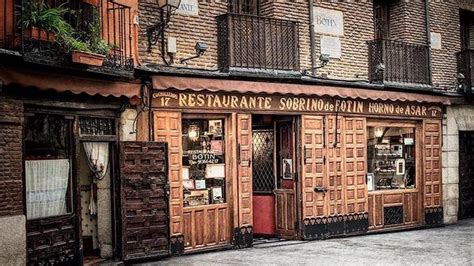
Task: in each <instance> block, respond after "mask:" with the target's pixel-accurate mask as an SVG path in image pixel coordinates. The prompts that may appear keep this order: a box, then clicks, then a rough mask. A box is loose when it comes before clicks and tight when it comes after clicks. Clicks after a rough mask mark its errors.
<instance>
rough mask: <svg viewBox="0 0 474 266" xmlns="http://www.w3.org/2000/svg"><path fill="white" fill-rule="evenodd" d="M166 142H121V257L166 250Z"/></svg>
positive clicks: (148, 255) (152, 255)
mask: <svg viewBox="0 0 474 266" xmlns="http://www.w3.org/2000/svg"><path fill="white" fill-rule="evenodd" d="M166 157H167V156H166V144H164V143H158V142H136V141H130V142H121V143H120V175H121V178H120V180H121V185H120V187H121V199H122V205H121V207H122V259H123V260H128V259H136V258H151V257H156V256H166V255H168V250H169V241H168V239H169V238H168V235H169V234H168V232H169V225H168V223H169V221H168V201H167V195H166V183H167V174H168V172H167V169H166Z"/></svg>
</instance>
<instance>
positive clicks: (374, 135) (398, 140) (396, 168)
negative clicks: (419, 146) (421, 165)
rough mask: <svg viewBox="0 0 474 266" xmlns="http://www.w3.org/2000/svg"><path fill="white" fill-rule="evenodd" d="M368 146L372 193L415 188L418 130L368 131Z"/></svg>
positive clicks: (375, 129)
mask: <svg viewBox="0 0 474 266" xmlns="http://www.w3.org/2000/svg"><path fill="white" fill-rule="evenodd" d="M367 144H368V149H367V152H368V156H367V158H368V174H367V177H368V178H367V182H368V183H369V182H370V184H368V188H369V190H384V189H409V188H415V185H416V179H415V175H416V165H415V164H416V160H415V154H416V153H415V129H414V128H402V127H368V141H367Z"/></svg>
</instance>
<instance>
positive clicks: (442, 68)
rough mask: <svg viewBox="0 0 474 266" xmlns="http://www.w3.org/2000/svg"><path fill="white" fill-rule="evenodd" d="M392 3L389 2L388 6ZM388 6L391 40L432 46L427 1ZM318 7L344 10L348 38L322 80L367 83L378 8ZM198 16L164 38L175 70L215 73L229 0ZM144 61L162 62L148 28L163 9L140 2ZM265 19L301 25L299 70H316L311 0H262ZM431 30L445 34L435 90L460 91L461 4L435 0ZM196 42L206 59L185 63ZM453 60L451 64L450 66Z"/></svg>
mask: <svg viewBox="0 0 474 266" xmlns="http://www.w3.org/2000/svg"><path fill="white" fill-rule="evenodd" d="M387 3H388V2H387ZM387 5H388V10H389V11H388V22H389V24H390V25H389V35H388V36H387V38H389V39H390V40H396V41H402V42H405V43H409V44H416V45H421V46H426V45H428V40H427V31H426V9H425V4H424V2H423V1H403V0H397V1H391V2H390V4H387ZM314 7H321V8H326V9H331V10H337V11H342V12H343V17H344V36H342V37H340V42H341V53H342V56H341V57H340V58H333V59H331V61H330V63H329V64H328V65H327V66H326V67H324V68H322V69H320V70H319V71H318V75H319V76H324V77H329V78H332V79H346V80H367V79H368V76H369V71H368V45H367V42H368V41H370V40H373V39H374V36H375V31H374V13H373V12H374V4H373V2H372V1H363V2H341V3H334V2H330V1H314ZM198 8H199V13H198V15H182V14H179V13H177V14H175V15H173V16H172V18H171V21H170V24H169V28H168V29H167V30H166V33H165V36H166V38H167V37H175V38H176V39H177V41H176V46H177V53H176V55H174V58H175V62H174V64H173V66H175V67H185V68H195V69H201V68H202V69H207V70H215V69H217V67H218V62H217V50H218V46H217V22H216V16H218V15H221V14H224V13H226V12H227V10H228V6H227V2H226V1H199V4H198ZM139 10H140V25H141V31H140V35H139V36H140V38H139V50H140V62H141V64H142V65H146V64H149V63H152V64H158V65H160V64H162V63H161V59H160V57H161V55H160V51H159V48H158V46H155V47H153V48H152V51H151V52H148V51H147V50H148V43H147V38H146V32H145V31H146V26H147V25H150V23H154V22H156V21H157V18H156V14H158V8H157V7H156V5H154V4H153V3H152V2H150V1H140V3H139ZM260 15H261V16H264V17H270V18H280V19H285V20H292V21H297V22H298V25H299V51H300V56H299V64H300V69H302V70H305V69H310V68H311V57H310V54H311V45H310V34H309V32H310V19H309V8H308V1H295V2H285V1H272V0H268V1H263V2H262V3H261V5H260ZM429 16H430V25H429V26H430V32H433V33H439V34H441V49H431V51H432V52H431V57H432V59H431V61H432V68H431V69H432V84H433V86H434V88H437V89H442V90H447V91H453V90H456V82H457V81H456V74H457V70H456V57H455V53H456V52H458V51H460V37H459V36H460V34H459V32H460V27H459V4H458V3H457V2H455V1H430V3H429ZM320 38H321V34H318V33H316V34H315V49H314V58H315V59H314V60H315V61H316V63H317V61H318V58H319V55H320V54H321V47H320V46H321V45H320V44H321V42H320ZM196 41H204V42H206V43H207V44H208V45H209V49H208V51H207V52H206V54H205V55H203V56H202V57H200V58H197V59H194V60H192V61H188V62H187V63H186V64H180V62H179V60H180V59H184V58H187V57H191V56H193V55H194V54H195V51H194V44H195V43H196ZM447 62H449V63H447Z"/></svg>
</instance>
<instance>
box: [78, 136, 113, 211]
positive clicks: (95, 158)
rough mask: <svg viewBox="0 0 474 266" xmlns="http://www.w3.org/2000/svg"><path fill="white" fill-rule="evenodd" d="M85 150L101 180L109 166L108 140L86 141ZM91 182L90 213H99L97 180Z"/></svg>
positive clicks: (92, 167)
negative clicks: (96, 199) (96, 193)
mask: <svg viewBox="0 0 474 266" xmlns="http://www.w3.org/2000/svg"><path fill="white" fill-rule="evenodd" d="M83 146H84V151H85V152H86V157H87V162H88V164H89V168H90V169H91V171H92V173H94V177H95V178H96V179H97V180H101V179H103V178H104V177H105V174H107V171H108V168H109V143H108V142H84V143H83ZM93 181H94V182H92V184H91V194H90V200H89V214H90V215H96V214H97V205H96V203H95V198H94V192H95V191H96V190H95V187H94V183H95V182H96V180H93Z"/></svg>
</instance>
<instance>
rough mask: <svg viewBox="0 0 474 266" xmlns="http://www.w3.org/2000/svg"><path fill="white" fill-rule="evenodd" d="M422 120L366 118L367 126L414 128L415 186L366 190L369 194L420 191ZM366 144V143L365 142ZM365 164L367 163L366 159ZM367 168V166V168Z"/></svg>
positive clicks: (421, 179)
mask: <svg viewBox="0 0 474 266" xmlns="http://www.w3.org/2000/svg"><path fill="white" fill-rule="evenodd" d="M422 124H423V123H422V122H418V121H397V120H377V119H367V125H366V126H367V128H369V127H381V126H383V127H387V125H388V126H390V127H396V128H412V129H414V130H415V173H416V176H415V177H416V180H415V187H414V188H403V189H401V188H399V189H386V190H383V189H382V190H373V191H368V193H369V194H393V193H400V192H410V191H411V192H421V191H423V189H422V184H423V174H422V173H423V172H422V169H423V158H422V141H423V138H422V131H423V130H422V126H423V125H422ZM366 145H367V143H366ZM366 163H367V164H368V163H369V161H368V159H367V162H366ZM367 170H368V168H367Z"/></svg>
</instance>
